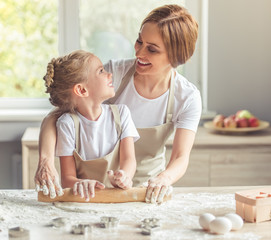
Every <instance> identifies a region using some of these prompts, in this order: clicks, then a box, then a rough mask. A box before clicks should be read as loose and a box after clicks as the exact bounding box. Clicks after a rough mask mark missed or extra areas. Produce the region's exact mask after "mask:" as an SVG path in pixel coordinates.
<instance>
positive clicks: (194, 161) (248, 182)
mask: <svg viewBox="0 0 271 240" xmlns="http://www.w3.org/2000/svg"><path fill="white" fill-rule="evenodd" d="M39 131H40V129H39V128H27V129H26V131H25V133H24V136H23V138H22V157H23V159H22V167H23V171H22V175H23V179H22V180H23V188H24V189H29V188H34V181H33V179H34V175H35V172H36V169H37V164H38V159H39V154H38V136H39ZM172 141H173V138H172V137H171V138H170V139H169V140H168V141H167V143H166V146H167V151H166V156H167V160H169V159H170V155H171V150H172ZM270 159H271V128H268V129H265V130H263V131H257V132H250V133H247V134H244V133H243V134H221V133H215V132H212V131H210V130H208V129H206V128H204V127H199V128H198V132H197V134H196V138H195V144H194V146H193V149H192V152H191V155H190V161H189V166H188V169H187V171H186V173H185V175H184V177H182V178H181V179H180V180H179V181H178V182H177V183H175V186H176V187H199V186H200V187H207V186H228V185H230V186H257V185H268V184H270V183H271V174H270V172H271V161H270ZM55 164H56V169H58V170H59V160H58V159H57V158H56V160H55Z"/></svg>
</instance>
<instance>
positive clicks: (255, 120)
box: [248, 117, 260, 127]
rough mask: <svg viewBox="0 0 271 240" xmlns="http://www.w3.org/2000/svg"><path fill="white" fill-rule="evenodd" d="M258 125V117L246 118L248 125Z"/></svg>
mask: <svg viewBox="0 0 271 240" xmlns="http://www.w3.org/2000/svg"><path fill="white" fill-rule="evenodd" d="M259 125H260V121H259V119H258V118H256V117H251V118H250V119H248V126H249V127H259Z"/></svg>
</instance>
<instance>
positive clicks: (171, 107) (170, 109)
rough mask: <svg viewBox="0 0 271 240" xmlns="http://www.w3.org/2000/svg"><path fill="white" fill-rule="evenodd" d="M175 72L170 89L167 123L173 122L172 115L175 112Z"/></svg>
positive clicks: (172, 74) (172, 73)
mask: <svg viewBox="0 0 271 240" xmlns="http://www.w3.org/2000/svg"><path fill="white" fill-rule="evenodd" d="M174 73H175V71H174V70H172V72H171V79H170V87H169V96H168V102H167V112H166V123H168V122H170V121H172V115H173V112H174V89H175V76H174Z"/></svg>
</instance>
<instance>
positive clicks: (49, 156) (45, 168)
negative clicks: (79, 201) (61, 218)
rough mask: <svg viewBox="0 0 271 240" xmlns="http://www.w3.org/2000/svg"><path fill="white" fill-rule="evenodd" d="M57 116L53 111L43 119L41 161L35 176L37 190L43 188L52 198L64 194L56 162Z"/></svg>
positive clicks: (40, 148) (40, 147)
mask: <svg viewBox="0 0 271 240" xmlns="http://www.w3.org/2000/svg"><path fill="white" fill-rule="evenodd" d="M57 118H58V115H56V114H55V112H51V113H49V114H48V115H47V116H46V117H45V118H44V120H43V121H42V124H41V128H40V135H39V163H38V168H37V171H36V174H35V178H34V181H35V184H36V190H37V191H41V190H42V191H43V193H44V194H45V195H48V194H49V193H50V197H51V198H54V197H55V196H56V194H57V195H58V196H61V195H62V194H63V191H62V188H61V186H60V183H59V175H58V173H57V170H56V168H55V164H54V160H55V157H54V156H55V145H56V120H57Z"/></svg>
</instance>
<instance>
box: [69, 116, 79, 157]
mask: <svg viewBox="0 0 271 240" xmlns="http://www.w3.org/2000/svg"><path fill="white" fill-rule="evenodd" d="M70 115H71V117H72V120H73V122H74V128H75V149H76V151H77V152H79V150H80V141H79V133H80V124H79V118H78V116H77V115H76V114H74V113H70Z"/></svg>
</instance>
